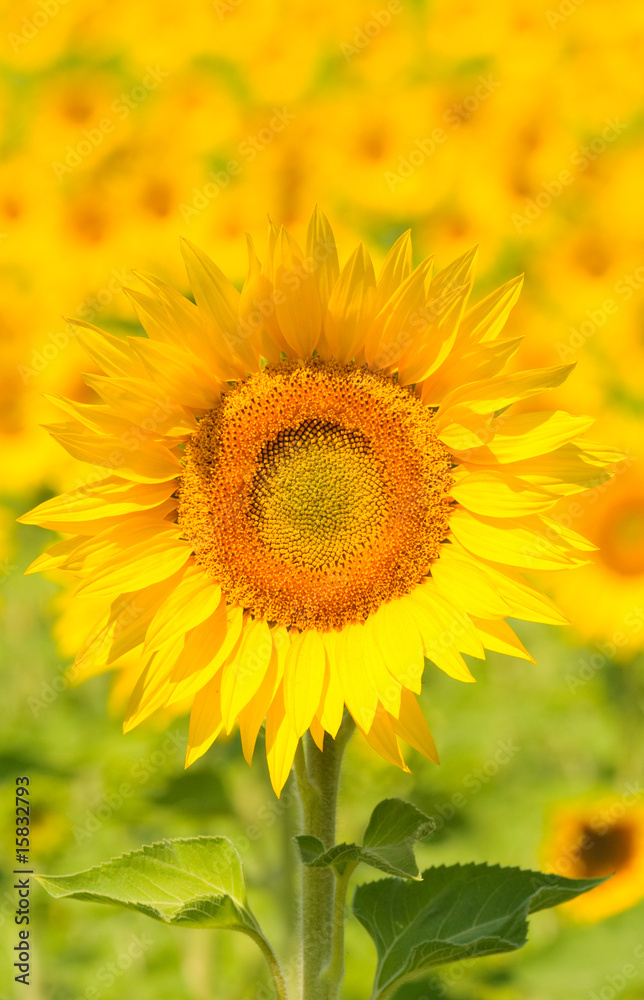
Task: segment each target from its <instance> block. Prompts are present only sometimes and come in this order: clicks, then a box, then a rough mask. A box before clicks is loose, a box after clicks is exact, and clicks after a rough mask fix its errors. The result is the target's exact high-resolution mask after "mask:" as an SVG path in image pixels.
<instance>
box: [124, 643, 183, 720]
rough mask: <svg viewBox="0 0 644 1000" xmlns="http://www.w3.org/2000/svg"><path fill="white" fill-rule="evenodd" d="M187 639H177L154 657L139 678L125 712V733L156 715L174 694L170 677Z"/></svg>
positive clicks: (167, 644)
mask: <svg viewBox="0 0 644 1000" xmlns="http://www.w3.org/2000/svg"><path fill="white" fill-rule="evenodd" d="M183 643H184V638H183V636H182V637H181V638H180V639H177V640H175V641H173V642H170V643H166V645H165V646H164V647H163V648H162V649H160V650H158V651H157V652H156V653H154V654H153V656H152V657H151V659H150V661H149V662H148V664H147V666H146V667H145V670H144V671H143V673H142V674H141V676H140V677H139V679H138V681H137V683H136V685H135V687H134V690H133V691H132V694H131V695H130V701H129V704H128V706H127V710H126V713H125V719H124V722H123V732H124V733H129V732H130V730H132V729H134V727H135V726H138V725H139V724H140V723H141V722H143V721H144V719H147V718H148V717H149V716H150V715H152V713H153V712H156V711H157V710H158V709H159V708H163V707H164V705H165V704H166V702H167V700H168V697H169V695H170V693H171V691H172V689H171V687H169V685H168V678H169V677H170V674H171V672H172V670H173V668H174V665H175V663H176V661H177V657H178V656H179V654H180V652H181V650H182V649H183Z"/></svg>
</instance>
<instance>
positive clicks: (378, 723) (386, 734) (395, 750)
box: [361, 706, 410, 774]
mask: <svg viewBox="0 0 644 1000" xmlns="http://www.w3.org/2000/svg"><path fill="white" fill-rule="evenodd" d="M361 731H362V735H363V736H364V738H365V739H366V741H367V743H368V744H369V746H370V747H372V749H373V750H375V751H376V753H378V754H380V756H381V757H384V759H385V760H386V761H388V762H389V763H390V764H395V766H396V767H399V768H400V769H401V771H405V772H406V773H407V774H409V773H410V772H409V768H408V767H407V765H406V764H405V760H404V757H403V755H402V754H401V752H400V745H399V743H398V740H397V738H396V733H395V730H394V727H393V723H392V720H391V719H390V717H389V716H388V715H387V713H386V712H385V710H384V709H383V708H382V706H379V710H378V711H377V712H376V714H375V716H374V719H373V722H372V724H371V728H370V729H369V730H368V731H367V732H365V730H364V729H362V730H361Z"/></svg>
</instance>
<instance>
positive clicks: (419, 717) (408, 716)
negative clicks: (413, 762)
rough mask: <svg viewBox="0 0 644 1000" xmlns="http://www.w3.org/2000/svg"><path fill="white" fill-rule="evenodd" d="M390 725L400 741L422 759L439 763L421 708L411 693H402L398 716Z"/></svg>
mask: <svg viewBox="0 0 644 1000" xmlns="http://www.w3.org/2000/svg"><path fill="white" fill-rule="evenodd" d="M391 724H392V726H393V728H394V731H395V732H396V733H397V735H398V736H400V738H401V740H404V741H405V743H409V745H410V747H413V748H414V750H418V752H419V753H422V755H423V757H427V759H428V760H433V761H434V763H435V764H438V763H440V761H439V759H438V751H437V750H436V744H435V743H434V739H433V737H432V734H431V733H430V731H429V726H428V725H427V722H426V720H425V716H424V715H423V713H422V710H421V707H420V705H419V704H418V702H417V701H416V697H415V695H413V694H412V693H411V691H403V696H402V702H401V705H400V714H399V715H398V716H393V717H392V719H391Z"/></svg>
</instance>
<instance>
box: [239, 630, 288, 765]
mask: <svg viewBox="0 0 644 1000" xmlns="http://www.w3.org/2000/svg"><path fill="white" fill-rule="evenodd" d="M284 631H286V630H284ZM273 639H274V635H273ZM285 659H286V656H285V655H284V656H280V654H279V653H278V650H277V649H276V648H275V644H273V650H272V653H271V659H270V662H269V664H268V667H267V669H266V673H265V674H264V678H263V680H262V683H261V684H260V685H259V687H258V689H257V691H256V692H255V694H254V695H253V697H252V698H251V699H250V701H249V702H248V704H247V705H246V706H245V707H244V708H242V709H241V711H240V712H239V715H238V720H239V733H240V736H241V744H242V752H243V754H244V759H245V760H246V763H247V764H248V765H250V764H251V763H252V760H253V754H254V752H255V743H256V742H257V736H258V734H259V730H260V728H261V725H262V722H263V721H264V719H265V718H266V713H267V712H268V710H269V708H270V706H271V704H272V701H273V698H274V697H275V694H276V692H277V688H278V687H279V685H280V683H281V680H282V677H283V674H284V660H285Z"/></svg>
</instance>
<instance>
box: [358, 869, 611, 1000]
mask: <svg viewBox="0 0 644 1000" xmlns="http://www.w3.org/2000/svg"><path fill="white" fill-rule="evenodd" d="M602 881H604V880H603V879H567V878H562V877H561V876H559V875H544V874H542V873H541V872H533V871H522V870H521V869H520V868H501V867H500V866H498V865H495V866H493V867H489V866H488V865H485V864H482V865H479V864H469V865H453V866H451V867H444V866H443V867H440V868H429V869H427V871H425V872H423V879H422V881H421V882H408V881H404V880H402V879H397V878H389V879H381V880H380V881H377V882H371V883H368V884H367V885H361V886H358V888H357V889H356V892H355V896H354V900H353V912H354V913H355V915H356V917H357V918H358V920H359V921H360V923H361V924H362V925H363V927H364V928H365V929H366V930H367V932H368V933H369V934H370V936H371V937H372V938H373V941H374V943H375V945H376V950H377V952H378V967H377V971H376V977H375V982H374V991H373V994H372V996H373V998H374V1000H377V998H380V997H382V998H384V997H385V996H392V995H393V992H392V991H393V990H394V989H395V987H396V984H398V983H400V984H401V985H402V982H403V981H404V980H405V979H410V978H412V979H413V977H415V976H417V975H419V974H422V973H423V972H425V971H426V970H427V969H430V968H432V967H434V966H437V965H443V964H445V963H447V962H458V961H461V960H463V959H465V958H476V957H480V956H482V955H493V954H498V953H499V952H505V951H514V950H515V949H517V948H520V947H521V946H522V945H523V944H525V941H526V937H527V931H528V923H527V917H528V914H530V913H534V912H535V911H537V910H542V909H545V908H546V907H550V906H556V905H557V904H559V903H563V902H565V901H566V900H568V899H574V897H575V896H579V895H581V893H583V892H587V891H588V890H589V889H593V888H594V887H595V886H596V885H599V884H600V883H601V882H602Z"/></svg>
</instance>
